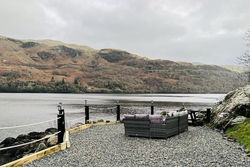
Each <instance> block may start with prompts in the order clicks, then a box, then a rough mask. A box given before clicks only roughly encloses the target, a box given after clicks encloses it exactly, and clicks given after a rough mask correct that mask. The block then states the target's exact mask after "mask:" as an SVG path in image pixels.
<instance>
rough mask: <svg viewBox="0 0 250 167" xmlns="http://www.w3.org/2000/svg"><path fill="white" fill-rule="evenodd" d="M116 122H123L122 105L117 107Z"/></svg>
mask: <svg viewBox="0 0 250 167" xmlns="http://www.w3.org/2000/svg"><path fill="white" fill-rule="evenodd" d="M116 107H117V108H116V121H120V120H121V106H120V104H117V106H116Z"/></svg>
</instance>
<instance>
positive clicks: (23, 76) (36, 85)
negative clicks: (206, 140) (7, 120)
mask: <svg viewBox="0 0 250 167" xmlns="http://www.w3.org/2000/svg"><path fill="white" fill-rule="evenodd" d="M0 68H1V71H0V82H1V87H0V91H14V92H15V91H17V92H18V91H19V92H26V91H28V92H121V93H143V92H149V93H150V92H183V93H191V92H193V93H204V92H206V93H208V92H210V93H212V92H228V91H230V90H232V89H234V88H236V87H239V86H242V85H244V84H245V83H246V77H245V75H244V74H240V73H237V72H233V71H230V70H227V69H225V68H222V67H219V66H212V65H193V64H191V63H181V62H179V63H177V62H173V61H168V60H150V59H147V58H143V57H139V56H137V55H134V54H130V53H128V52H126V51H122V50H115V49H101V50H95V49H92V48H89V47H87V46H78V45H69V44H64V43H62V42H57V41H49V40H43V41H31V40H30V41H27V40H16V39H12V38H7V37H1V36H0ZM62 81H63V82H62ZM63 84H64V88H62V89H59V88H60V85H61V86H62V85H63ZM62 87H63V86H62ZM46 88H48V90H47V89H46ZM57 88H58V89H59V90H58V89H57ZM46 90H47V91H46Z"/></svg>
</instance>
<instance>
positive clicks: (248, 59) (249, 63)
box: [237, 29, 250, 84]
mask: <svg viewBox="0 0 250 167" xmlns="http://www.w3.org/2000/svg"><path fill="white" fill-rule="evenodd" d="M244 40H245V42H246V47H247V49H246V51H245V52H244V53H243V55H242V56H240V57H238V58H237V61H238V63H239V64H241V65H244V66H246V67H247V71H246V74H247V76H248V84H249V83H250V29H249V30H248V31H247V32H246V34H245V36H244Z"/></svg>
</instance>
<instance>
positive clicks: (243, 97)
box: [212, 85, 250, 129]
mask: <svg viewBox="0 0 250 167" xmlns="http://www.w3.org/2000/svg"><path fill="white" fill-rule="evenodd" d="M237 116H244V117H250V85H247V86H245V87H241V88H238V89H236V90H234V91H231V92H229V93H228V94H227V95H226V97H225V98H224V100H223V101H222V102H220V103H218V104H217V105H216V106H215V107H214V108H213V110H212V124H213V125H214V126H215V127H216V128H220V129H225V128H227V127H228V126H229V125H230V124H231V122H232V121H233V120H234V119H235V118H236V117H237Z"/></svg>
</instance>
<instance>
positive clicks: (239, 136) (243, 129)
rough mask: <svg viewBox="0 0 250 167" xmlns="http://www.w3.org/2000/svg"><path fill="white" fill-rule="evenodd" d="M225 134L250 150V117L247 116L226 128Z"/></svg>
mask: <svg viewBox="0 0 250 167" xmlns="http://www.w3.org/2000/svg"><path fill="white" fill-rule="evenodd" d="M226 134H227V135H228V136H229V137H232V138H234V139H236V140H237V141H238V142H240V143H241V144H242V145H243V146H245V147H246V148H247V149H248V150H250V118H247V119H246V120H245V121H244V122H243V123H242V124H238V125H234V126H232V127H230V128H228V129H227V130H226Z"/></svg>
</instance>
